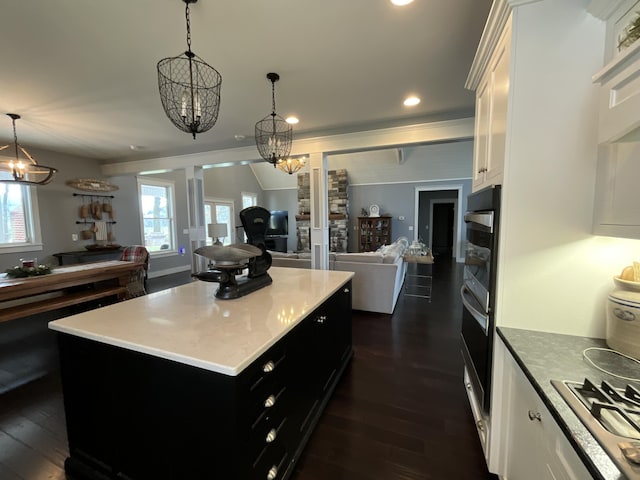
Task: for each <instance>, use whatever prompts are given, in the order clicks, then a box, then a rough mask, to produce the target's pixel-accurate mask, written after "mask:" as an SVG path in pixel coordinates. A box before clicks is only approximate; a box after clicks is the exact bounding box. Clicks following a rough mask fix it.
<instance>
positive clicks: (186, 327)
mask: <svg viewBox="0 0 640 480" xmlns="http://www.w3.org/2000/svg"><path fill="white" fill-rule="evenodd" d="M269 275H270V276H271V277H272V278H273V284H272V285H269V286H267V287H264V288H261V289H260V290H257V291H255V292H253V293H250V294H248V295H246V296H244V297H241V298H238V299H233V300H220V299H217V298H215V296H214V295H215V292H216V290H217V289H218V283H212V282H203V281H198V280H197V281H194V282H191V283H189V284H187V285H182V286H180V287H175V288H170V289H167V290H163V291H160V292H157V293H152V294H149V295H145V296H142V297H137V298H134V299H131V300H127V301H124V302H120V303H116V304H113V305H109V306H106V307H103V308H98V309H95V310H91V311H89V312H85V313H81V314H78V315H73V316H70V317H66V318H62V319H60V320H55V321H53V322H50V323H49V328H50V329H52V330H56V331H58V332H63V333H68V334H71V335H75V336H78V337H83V338H87V339H91V340H95V341H98V342H101V343H105V344H109V345H114V346H117V347H123V348H126V349H129V350H134V351H136V352H142V353H146V354H150V355H154V356H157V357H161V358H166V359H169V360H174V361H177V362H180V363H184V364H187V365H193V366H195V367H200V368H204V369H206V370H211V371H214V372H219V373H223V374H226V375H238V374H239V373H240V372H241V371H242V370H243V369H244V368H245V367H246V366H247V365H249V364H250V363H251V362H252V361H253V360H255V359H256V358H257V357H259V356H260V355H261V354H262V353H264V352H265V351H266V350H267V349H268V348H269V347H271V346H272V345H273V344H274V343H276V341H278V340H279V339H280V338H282V336H283V335H284V334H286V333H287V332H288V331H289V330H291V329H292V328H293V326H294V325H295V324H297V323H298V322H299V321H300V320H302V319H303V318H305V317H306V316H307V315H308V314H309V313H310V312H312V311H313V310H314V309H315V308H316V307H318V306H319V305H320V304H322V303H323V302H324V301H325V300H326V299H328V298H329V297H330V296H331V295H332V294H333V293H334V292H335V291H337V290H338V288H340V287H341V286H342V285H343V284H344V283H345V282H347V281H348V280H349V279H350V278H352V277H353V273H352V272H338V271H328V270H306V269H300V268H279V267H272V268H270V269H269Z"/></svg>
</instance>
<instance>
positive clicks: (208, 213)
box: [204, 199, 235, 245]
mask: <svg viewBox="0 0 640 480" xmlns="http://www.w3.org/2000/svg"><path fill="white" fill-rule="evenodd" d="M204 223H205V225H209V224H210V223H225V224H226V225H227V236H226V237H224V238H221V239H220V241H221V242H222V244H223V245H231V244H232V243H235V222H234V219H233V200H217V199H206V200H205V202H204ZM206 241H207V245H213V242H214V240H212V239H211V237H209V236H207V240H206Z"/></svg>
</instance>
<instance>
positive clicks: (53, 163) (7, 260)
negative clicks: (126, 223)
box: [0, 148, 125, 271]
mask: <svg viewBox="0 0 640 480" xmlns="http://www.w3.org/2000/svg"><path fill="white" fill-rule="evenodd" d="M27 150H28V151H29V153H30V154H31V155H32V156H33V157H34V158H35V160H36V161H37V162H38V163H42V164H43V165H47V166H50V167H55V168H57V169H58V173H57V174H56V176H55V177H54V179H53V181H52V182H51V183H50V184H48V185H41V186H38V187H33V188H34V189H35V190H36V195H37V198H38V207H39V213H40V227H41V231H42V242H43V244H44V246H43V249H42V250H41V251H34V252H28V253H6V254H0V271H4V270H5V269H7V268H9V267H12V266H14V265H17V264H18V262H19V260H20V258H22V257H25V256H26V255H29V256H34V257H38V261H39V262H40V263H46V264H49V265H57V264H58V261H57V259H56V258H55V257H53V256H52V254H54V253H58V252H65V251H74V250H83V249H84V245H85V244H89V243H93V242H92V241H77V242H74V241H72V240H71V234H72V233H76V232H78V231H79V230H82V228H81V226H78V225H76V223H75V222H76V220H79V218H78V213H79V212H78V210H79V207H80V205H81V201H80V199H79V198H78V197H74V196H73V193H74V192H75V193H83V192H81V191H79V190H76V189H74V188H71V187H69V186H67V185H65V182H66V181H67V180H71V179H73V178H103V177H102V176H101V175H100V164H99V162H98V161H97V160H91V159H86V158H81V157H73V156H71V155H66V154H65V155H63V154H60V153H56V152H49V151H45V150H38V149H34V148H27ZM117 193H118V192H117V191H116V192H113V194H114V195H117ZM113 205H114V208H115V209H116V210H119V209H124V205H125V204H124V203H122V202H121V200H120V199H119V198H117V197H116V198H115V199H114V201H113Z"/></svg>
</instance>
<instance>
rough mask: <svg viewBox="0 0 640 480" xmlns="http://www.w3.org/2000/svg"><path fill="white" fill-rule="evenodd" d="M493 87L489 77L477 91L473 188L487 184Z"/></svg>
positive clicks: (478, 188)
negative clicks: (490, 84)
mask: <svg viewBox="0 0 640 480" xmlns="http://www.w3.org/2000/svg"><path fill="white" fill-rule="evenodd" d="M490 114H491V89H490V88H489V79H488V78H485V80H484V81H483V82H482V83H481V84H480V87H479V88H478V90H477V91H476V120H475V121H476V124H475V143H474V156H473V157H474V158H473V190H474V191H476V190H480V189H481V188H482V187H483V186H484V185H485V177H486V173H485V172H486V171H487V156H488V155H489V148H488V146H489V129H490V128H491V125H490V119H491V116H490Z"/></svg>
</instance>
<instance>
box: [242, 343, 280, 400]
mask: <svg viewBox="0 0 640 480" xmlns="http://www.w3.org/2000/svg"><path fill="white" fill-rule="evenodd" d="M286 367H287V349H286V345H285V342H283V341H279V342H278V343H276V344H275V345H273V346H272V347H271V348H270V349H269V350H267V351H266V352H265V353H263V354H262V355H260V357H258V359H257V360H255V361H254V362H253V363H251V365H249V366H248V367H247V368H246V369H245V370H244V371H243V372H242V373H241V374H240V377H239V378H238V381H239V386H240V389H241V390H244V392H246V393H248V394H249V395H254V394H257V393H258V392H261V391H262V390H264V389H265V388H266V387H265V385H268V384H269V383H271V382H273V381H274V380H275V379H278V378H283V376H284V374H285V370H286Z"/></svg>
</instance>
